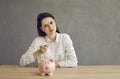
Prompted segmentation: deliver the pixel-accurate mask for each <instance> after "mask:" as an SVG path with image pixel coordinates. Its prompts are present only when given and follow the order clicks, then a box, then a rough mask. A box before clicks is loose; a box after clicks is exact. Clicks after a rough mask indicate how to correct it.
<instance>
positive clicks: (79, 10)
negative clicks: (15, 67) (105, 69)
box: [0, 0, 120, 65]
mask: <svg viewBox="0 0 120 79" xmlns="http://www.w3.org/2000/svg"><path fill="white" fill-rule="evenodd" d="M40 12H50V13H52V14H53V15H54V16H55V18H56V22H57V25H58V27H59V29H60V30H61V32H66V33H68V34H69V35H70V36H71V39H72V40H73V43H74V47H75V50H76V54H77V57H78V61H79V65H120V0H0V64H18V62H19V59H20V56H21V55H22V54H23V53H25V51H26V50H27V49H28V47H29V46H30V44H31V43H32V41H33V39H34V38H35V37H36V36H37V29H36V17H37V15H38V14H39V13H40Z"/></svg>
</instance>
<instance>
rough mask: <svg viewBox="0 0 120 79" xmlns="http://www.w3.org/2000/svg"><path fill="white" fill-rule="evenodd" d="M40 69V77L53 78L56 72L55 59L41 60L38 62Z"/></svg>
mask: <svg viewBox="0 0 120 79" xmlns="http://www.w3.org/2000/svg"><path fill="white" fill-rule="evenodd" d="M38 68H39V71H40V75H42V76H45V75H48V76H51V75H53V72H54V71H55V62H54V60H53V59H41V60H40V61H39V62H38Z"/></svg>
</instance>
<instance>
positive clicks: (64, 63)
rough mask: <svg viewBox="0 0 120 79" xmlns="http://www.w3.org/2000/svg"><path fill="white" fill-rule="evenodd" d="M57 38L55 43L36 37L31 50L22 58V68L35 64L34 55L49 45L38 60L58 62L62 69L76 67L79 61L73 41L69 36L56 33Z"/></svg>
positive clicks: (46, 38) (45, 38)
mask: <svg viewBox="0 0 120 79" xmlns="http://www.w3.org/2000/svg"><path fill="white" fill-rule="evenodd" d="M56 34H57V37H56V40H55V41H54V42H52V41H50V39H49V38H48V37H47V36H46V37H36V38H35V40H34V41H33V43H32V44H31V46H30V47H29V49H28V50H27V51H26V53H24V54H23V55H22V56H21V58H20V66H26V65H29V64H30V63H33V62H35V60H36V59H34V57H33V53H34V52H35V51H37V50H38V49H39V48H40V46H41V45H47V46H48V49H47V51H46V52H45V53H43V54H42V55H40V56H39V57H38V58H37V61H39V60H40V59H42V58H51V59H53V60H54V61H56V62H58V64H59V65H60V67H76V66H77V63H78V60H77V57H76V54H75V50H74V47H73V43H72V40H71V38H70V36H69V35H68V34H61V33H56Z"/></svg>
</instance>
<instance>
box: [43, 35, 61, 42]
mask: <svg viewBox="0 0 120 79" xmlns="http://www.w3.org/2000/svg"><path fill="white" fill-rule="evenodd" d="M45 39H46V41H48V42H52V41H51V40H50V39H49V38H48V36H46V37H45ZM58 41H59V34H58V33H56V39H55V41H54V42H58Z"/></svg>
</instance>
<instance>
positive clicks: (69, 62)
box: [58, 34, 78, 67]
mask: <svg viewBox="0 0 120 79" xmlns="http://www.w3.org/2000/svg"><path fill="white" fill-rule="evenodd" d="M64 49H65V59H64V61H62V62H58V64H59V65H60V67H77V63H78V60H77V57H76V54H75V50H74V47H73V43H72V40H71V38H70V36H69V35H68V34H65V36H64Z"/></svg>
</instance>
